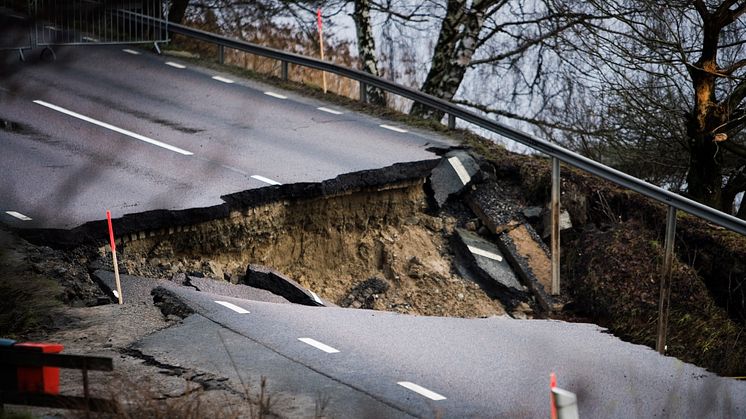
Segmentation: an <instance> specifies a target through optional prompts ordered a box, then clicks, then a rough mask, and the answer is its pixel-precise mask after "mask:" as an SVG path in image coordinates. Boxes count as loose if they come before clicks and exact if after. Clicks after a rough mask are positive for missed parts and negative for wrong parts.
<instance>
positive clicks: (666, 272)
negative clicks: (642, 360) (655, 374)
mask: <svg viewBox="0 0 746 419" xmlns="http://www.w3.org/2000/svg"><path fill="white" fill-rule="evenodd" d="M675 239H676V208H674V207H673V206H672V205H669V206H668V215H667V217H666V243H665V248H664V250H663V252H664V253H663V269H662V270H661V297H660V302H659V305H658V341H657V342H656V345H655V350H657V351H658V352H659V353H661V354H663V353H665V352H666V333H667V332H668V312H669V310H670V308H671V305H670V302H671V301H670V300H671V270H672V268H673V248H674V240H675Z"/></svg>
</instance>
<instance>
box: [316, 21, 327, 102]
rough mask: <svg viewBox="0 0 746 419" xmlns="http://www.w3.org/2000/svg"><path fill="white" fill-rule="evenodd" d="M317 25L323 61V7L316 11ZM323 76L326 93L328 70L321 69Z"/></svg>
mask: <svg viewBox="0 0 746 419" xmlns="http://www.w3.org/2000/svg"><path fill="white" fill-rule="evenodd" d="M316 26H318V28H319V49H321V61H324V21H323V19H322V18H321V8H320V7H319V9H318V10H317V11H316ZM321 78H322V80H323V83H324V94H326V71H324V70H321Z"/></svg>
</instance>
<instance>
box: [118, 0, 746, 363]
mask: <svg viewBox="0 0 746 419" xmlns="http://www.w3.org/2000/svg"><path fill="white" fill-rule="evenodd" d="M117 13H121V14H123V15H124V16H127V17H129V18H130V19H138V20H139V21H140V22H149V23H150V24H151V25H156V26H158V25H162V24H163V21H162V20H159V19H154V18H152V17H148V16H143V15H140V14H137V13H132V12H127V11H121V10H120V11H118V12H117ZM168 30H169V31H170V32H173V33H177V34H180V35H184V36H187V37H190V38H194V39H198V40H201V41H204V42H208V43H212V44H216V45H218V56H219V61H220V63H221V64H222V63H223V58H224V54H225V48H232V49H236V50H239V51H244V52H248V53H250V54H254V55H260V56H262V57H266V58H271V59H275V60H278V61H280V62H281V63H282V78H283V79H285V80H287V78H288V63H292V64H295V65H300V66H304V67H309V68H313V69H317V70H322V71H327V72H330V73H334V74H337V75H340V76H343V77H347V78H350V79H353V80H356V81H358V82H359V83H360V100H361V101H363V102H367V98H366V91H367V86H368V85H370V86H375V87H378V88H380V89H383V90H385V91H387V92H390V93H393V94H396V95H399V96H401V97H404V98H407V99H411V100H414V101H416V102H420V103H422V104H425V105H427V106H429V107H431V108H433V109H436V110H438V111H441V112H444V113H445V114H447V115H448V127H449V128H451V129H452V128H455V126H456V119H457V118H458V119H461V120H463V121H466V122H469V123H471V124H474V125H476V126H478V127H480V128H483V129H486V130H488V131H491V132H494V133H496V134H499V135H501V136H503V137H505V138H509V139H511V140H513V141H517V142H519V143H521V144H523V145H525V146H527V147H530V148H532V149H534V150H537V151H540V152H542V153H544V154H547V155H549V156H550V157H552V205H551V208H552V215H551V220H552V238H551V242H552V243H551V244H552V245H551V249H552V290H551V292H552V294H555V295H556V294H559V292H560V281H559V271H560V269H559V267H560V265H559V241H560V237H559V195H560V192H559V189H560V170H559V168H560V166H559V161H562V162H564V163H566V164H569V165H571V166H574V167H576V168H578V169H581V170H583V171H585V172H588V173H590V174H592V175H595V176H598V177H600V178H603V179H606V180H608V181H610V182H613V183H616V184H617V185H619V186H622V187H625V188H627V189H630V190H632V191H634V192H637V193H640V194H642V195H644V196H646V197H648V198H651V199H654V200H656V201H658V202H661V203H663V204H666V205H668V214H667V217H666V241H665V245H664V264H663V267H662V269H661V277H662V280H661V293H660V301H659V318H658V340H657V345H656V349H657V350H658V352H660V353H664V352H665V351H666V344H665V342H666V333H667V325H668V312H669V298H670V291H671V289H670V288H671V272H672V269H671V267H672V263H673V252H674V247H675V246H674V240H675V233H676V210H677V209H679V210H682V211H685V212H688V213H689V214H692V215H694V216H697V217H699V218H702V219H704V220H707V221H709V222H711V223H714V224H717V225H720V226H722V227H725V228H726V229H728V230H731V231H734V232H737V233H740V234H743V235H746V221H744V220H741V219H738V218H736V217H734V216H732V215H730V214H726V213H724V212H721V211H718V210H716V209H713V208H710V207H708V206H706V205H703V204H700V203H699V202H696V201H693V200H691V199H689V198H685V197H683V196H681V195H678V194H675V193H673V192H671V191H667V190H665V189H663V188H660V187H658V186H655V185H653V184H651V183H648V182H645V181H644V180H641V179H638V178H636V177H633V176H630V175H628V174H626V173H624V172H621V171H619V170H616V169H614V168H612V167H609V166H606V165H604V164H601V163H599V162H597V161H594V160H591V159H589V158H587V157H584V156H581V155H580V154H577V153H575V152H572V151H570V150H568V149H566V148H564V147H561V146H559V145H557V144H554V143H551V142H549V141H546V140H542V139H540V138H538V137H535V136H533V135H530V134H527V133H524V132H521V131H519V130H517V129H515V128H511V127H509V126H506V125H503V124H500V123H498V122H496V121H493V120H490V119H487V118H485V117H484V116H481V115H479V114H477V113H474V112H471V111H468V110H466V109H463V108H460V107H458V106H456V105H454V104H452V103H450V102H448V101H445V100H443V99H440V98H437V97H434V96H430V95H428V94H425V93H422V92H420V91H418V90H415V89H412V88H409V87H405V86H401V85H399V84H396V83H394V82H390V81H388V80H384V79H382V78H380V77H376V76H373V75H371V74H368V73H365V72H363V71H360V70H355V69H351V68H346V67H342V66H339V65H336V64H333V63H330V62H327V61H322V60H318V59H315V58H310V57H306V56H303V55H299V54H294V53H289V52H284V51H280V50H276V49H273V48H268V47H263V46H260V45H255V44H251V43H248V42H245V41H240V40H236V39H231V38H228V37H225V36H221V35H216V34H213V33H209V32H205V31H201V30H199V29H193V28H189V27H187V26H184V25H179V24H173V23H171V24H169V26H168ZM742 205H746V203H744V204H742Z"/></svg>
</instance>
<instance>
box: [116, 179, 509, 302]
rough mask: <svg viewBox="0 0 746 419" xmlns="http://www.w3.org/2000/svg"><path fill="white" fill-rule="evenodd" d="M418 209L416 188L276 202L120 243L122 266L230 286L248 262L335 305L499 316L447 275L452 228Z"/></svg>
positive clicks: (469, 286)
mask: <svg viewBox="0 0 746 419" xmlns="http://www.w3.org/2000/svg"><path fill="white" fill-rule="evenodd" d="M426 207H427V203H426V195H425V192H424V189H423V185H422V183H421V182H414V183H410V184H406V185H400V186H397V187H391V188H388V189H384V190H368V191H357V192H354V193H348V194H341V195H337V196H332V197H321V198H314V199H305V200H298V201H292V202H291V201H283V202H276V203H271V204H266V205H260V206H257V207H254V208H250V209H248V210H246V211H243V212H233V213H231V214H230V217H228V218H226V219H219V220H214V221H210V222H206V223H202V224H199V225H196V226H193V227H192V228H190V229H189V231H186V232H184V231H182V232H180V233H175V234H171V235H165V236H155V237H147V238H143V239H140V240H137V241H133V242H129V243H127V244H126V245H125V246H123V253H124V255H123V256H124V257H123V260H124V263H125V265H126V266H127V270H128V271H129V272H130V273H133V274H136V275H143V276H157V277H170V276H171V275H173V274H176V273H178V272H184V273H190V272H200V273H205V274H206V275H207V276H211V277H214V278H216V279H219V280H223V279H226V280H230V281H233V282H237V281H239V280H240V278H241V276H242V275H243V274H244V272H245V271H246V266H248V265H249V264H250V263H255V264H260V265H265V266H269V267H272V268H273V269H275V270H277V271H280V272H282V273H283V274H285V275H287V276H288V277H290V278H292V279H294V280H296V281H297V282H299V283H300V284H301V285H303V286H305V287H307V288H309V289H311V290H313V291H314V292H316V293H317V294H319V295H320V296H321V297H322V298H323V299H326V300H328V301H332V302H334V303H336V304H340V305H344V306H351V307H355V308H361V307H365V308H374V309H379V310H391V311H397V312H402V313H412V314H423V315H438V316H461V317H482V316H491V315H501V314H504V310H503V308H502V306H501V305H500V303H499V302H497V301H495V300H493V299H492V298H490V296H489V295H488V294H487V293H486V292H485V291H484V290H483V289H482V288H481V287H480V285H478V284H477V283H475V282H472V281H469V280H466V279H463V278H461V277H460V276H459V275H457V274H456V273H455V272H454V269H453V258H452V255H451V254H450V253H449V246H448V237H449V235H450V234H451V233H452V231H453V227H454V225H455V223H456V220H455V219H453V218H450V217H448V216H443V217H440V216H431V215H428V214H426V213H425V209H426ZM371 278H378V279H379V281H383V282H385V283H386V284H387V287H373V288H376V289H373V288H371V289H370V290H368V289H367V288H368V287H365V286H364V283H366V281H368V280H369V279H371ZM374 282H376V281H374ZM361 285H362V286H361ZM378 288H381V289H383V288H385V291H383V292H380V291H378Z"/></svg>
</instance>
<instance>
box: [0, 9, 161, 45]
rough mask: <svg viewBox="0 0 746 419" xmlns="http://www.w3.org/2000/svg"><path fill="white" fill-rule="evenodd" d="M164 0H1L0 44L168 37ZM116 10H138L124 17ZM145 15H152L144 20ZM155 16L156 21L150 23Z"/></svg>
mask: <svg viewBox="0 0 746 419" xmlns="http://www.w3.org/2000/svg"><path fill="white" fill-rule="evenodd" d="M165 7H166V6H165V2H164V1H163V0H100V1H94V0H24V1H20V0H0V19H2V21H3V22H9V24H8V25H7V26H6V27H4V28H0V49H6V50H7V49H14V50H18V51H19V54H20V56H21V58H23V51H24V50H28V49H33V48H35V47H45V48H47V49H48V48H49V47H52V46H62V45H102V44H137V43H153V44H155V46H156V47H157V46H158V43H161V42H167V41H168V21H167V20H165V19H163V18H164V10H165ZM121 11H125V12H129V13H133V14H136V15H137V16H142V18H140V19H137V18H134V19H133V18H131V17H130V18H127V17H125V16H124V15H122V14H121V13H119V12H121ZM144 18H151V19H155V20H154V21H146V20H144ZM154 22H157V23H154Z"/></svg>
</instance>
